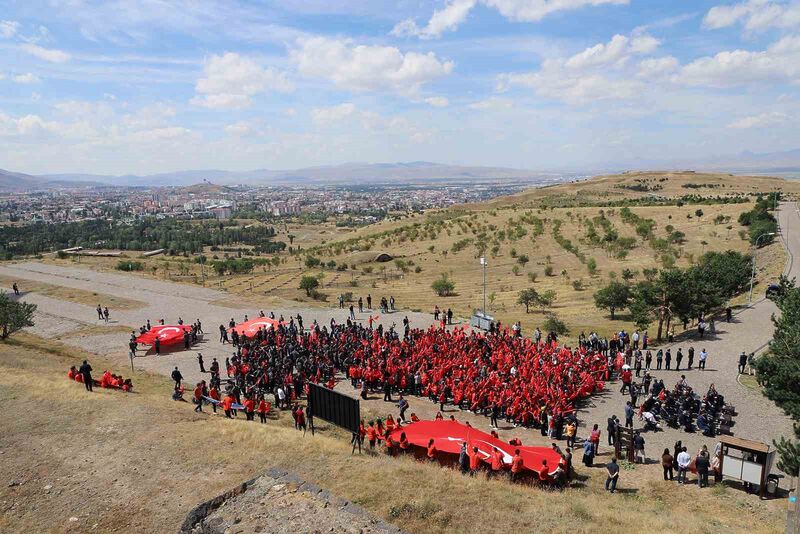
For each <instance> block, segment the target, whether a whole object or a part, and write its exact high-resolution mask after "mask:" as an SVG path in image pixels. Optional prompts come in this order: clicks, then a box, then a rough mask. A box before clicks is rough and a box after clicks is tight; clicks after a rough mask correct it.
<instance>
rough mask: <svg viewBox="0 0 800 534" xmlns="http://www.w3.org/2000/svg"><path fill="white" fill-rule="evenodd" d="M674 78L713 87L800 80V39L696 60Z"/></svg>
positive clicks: (691, 83)
mask: <svg viewBox="0 0 800 534" xmlns="http://www.w3.org/2000/svg"><path fill="white" fill-rule="evenodd" d="M674 79H675V81H677V82H680V83H685V84H688V85H706V86H710V87H732V86H736V85H744V84H750V83H768V82H776V81H777V82H797V81H800V36H787V37H784V38H782V39H781V40H779V41H778V42H776V43H774V44H772V45H771V46H770V47H769V48H768V49H766V50H764V51H760V52H750V51H748V50H733V51H724V52H720V53H718V54H716V55H715V56H707V57H702V58H699V59H696V60H695V61H692V62H691V63H689V64H688V65H685V66H684V67H683V68H682V69H681V70H680V72H679V73H678V74H677V75H676V76H675V78H674Z"/></svg>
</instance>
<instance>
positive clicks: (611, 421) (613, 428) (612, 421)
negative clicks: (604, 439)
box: [606, 415, 619, 445]
mask: <svg viewBox="0 0 800 534" xmlns="http://www.w3.org/2000/svg"><path fill="white" fill-rule="evenodd" d="M617 426H619V422H618V421H617V416H616V415H612V416H611V417H609V418H608V424H607V425H606V430H607V431H608V444H609V445H614V440H615V439H616V435H617Z"/></svg>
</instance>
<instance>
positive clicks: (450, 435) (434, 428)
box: [391, 421, 561, 475]
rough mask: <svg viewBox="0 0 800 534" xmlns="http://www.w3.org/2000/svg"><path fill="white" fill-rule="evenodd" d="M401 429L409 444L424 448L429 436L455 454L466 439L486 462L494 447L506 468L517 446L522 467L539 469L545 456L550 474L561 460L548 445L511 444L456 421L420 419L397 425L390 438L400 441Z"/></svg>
mask: <svg viewBox="0 0 800 534" xmlns="http://www.w3.org/2000/svg"><path fill="white" fill-rule="evenodd" d="M403 432H405V434H406V439H408V441H409V442H410V443H411V444H412V445H414V446H416V447H421V448H423V449H425V448H427V447H428V442H429V441H430V440H431V438H432V439H433V444H434V446H435V447H436V451H437V452H438V453H439V454H455V455H457V454H459V453H460V452H461V443H463V442H466V443H467V450H468V451H469V453H470V454H472V448H473V447H477V448H478V456H479V457H480V459H481V460H482V461H483V462H484V463H487V464H488V463H491V456H492V454H493V453H494V448H495V447H497V449H499V450H500V451H501V453H502V455H503V467H504V468H505V469H509V468H510V467H511V459H512V458H513V457H514V451H515V450H516V449H519V454H520V456H521V457H522V461H523V464H524V466H523V468H524V469H525V470H527V471H535V472H536V473H538V472H539V470H540V469H541V468H542V465H543V463H542V461H543V460H547V467H548V468H549V471H550V474H551V475H552V474H553V473H554V472H555V471H556V469H557V467H558V463H559V461H560V460H561V455H559V454H558V453H557V452H556V451H554V450H552V449H549V448H547V447H525V446H522V445H520V446H514V445H511V444H509V443H506V442H504V441H501V440H499V439H497V438H493V437H492V436H491V435H490V434H487V433H486V432H482V431H480V430H476V429H475V428H472V427H471V426H467V425H463V424H461V423H459V422H457V421H419V422H416V423H412V424H410V425H406V426H402V427H398V428H396V429H395V430H394V431H393V432H392V434H391V437H392V440H393V441H396V442H399V441H400V434H402V433H403Z"/></svg>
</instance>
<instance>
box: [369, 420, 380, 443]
mask: <svg viewBox="0 0 800 534" xmlns="http://www.w3.org/2000/svg"><path fill="white" fill-rule="evenodd" d="M367 441H369V448H370V449H371V450H372V449H374V448H375V442H376V441H378V431H377V430H376V429H375V423H374V422H373V421H370V422H369V426H368V427H367Z"/></svg>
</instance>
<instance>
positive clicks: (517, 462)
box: [511, 449, 525, 482]
mask: <svg viewBox="0 0 800 534" xmlns="http://www.w3.org/2000/svg"><path fill="white" fill-rule="evenodd" d="M524 467H525V462H523V461H522V456H520V454H519V449H516V450H515V451H514V457H513V458H512V459H511V482H518V481H519V480H520V477H521V476H522V469H523V468H524Z"/></svg>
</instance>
